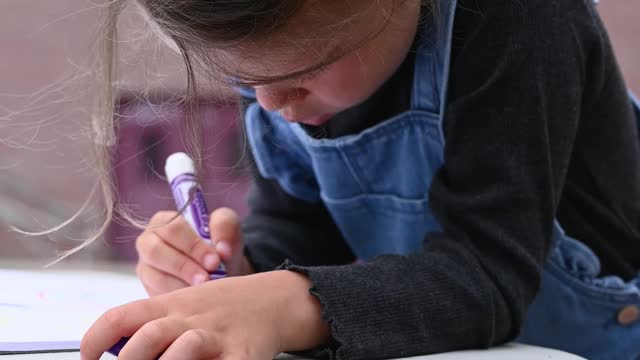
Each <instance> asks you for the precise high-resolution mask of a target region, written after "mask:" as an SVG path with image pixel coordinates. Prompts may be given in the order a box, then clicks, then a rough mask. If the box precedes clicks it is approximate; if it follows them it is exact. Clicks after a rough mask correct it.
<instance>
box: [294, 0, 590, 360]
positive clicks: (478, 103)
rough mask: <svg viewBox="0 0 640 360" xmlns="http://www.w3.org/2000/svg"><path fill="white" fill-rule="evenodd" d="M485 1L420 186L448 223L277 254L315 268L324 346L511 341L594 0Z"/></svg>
mask: <svg viewBox="0 0 640 360" xmlns="http://www.w3.org/2000/svg"><path fill="white" fill-rule="evenodd" d="M481 3H482V2H481ZM578 3H580V5H579V6H578ZM585 3H586V2H585ZM483 4H486V5H482V6H481V7H482V9H479V10H480V11H478V12H477V14H478V15H477V16H478V19H479V20H478V23H477V24H476V26H475V27H474V28H473V29H471V30H469V32H468V33H467V34H466V35H465V41H464V44H463V45H462V47H461V49H460V52H459V55H458V56H457V58H456V60H455V62H454V63H453V64H452V67H451V68H452V72H451V77H450V81H449V100H448V106H447V109H446V117H445V132H446V146H445V163H444V166H443V167H442V168H441V169H439V171H438V172H437V174H436V176H435V178H434V180H433V183H432V185H431V188H430V193H429V197H430V205H431V207H432V211H433V213H434V215H435V217H436V219H437V220H438V221H439V223H440V224H441V226H442V229H443V231H442V232H441V233H432V234H428V235H427V236H426V240H425V245H424V248H423V249H422V251H419V252H417V253H414V254H411V255H408V256H398V255H385V256H381V257H378V258H376V259H374V260H372V261H371V262H368V263H363V264H354V265H344V266H321V267H308V266H300V265H297V264H293V263H287V264H285V266H284V268H286V269H289V270H292V271H297V272H300V273H303V274H306V275H307V276H308V277H309V278H310V279H311V280H312V283H313V288H312V289H310V291H311V293H312V294H314V295H315V296H317V298H318V299H319V301H320V302H321V303H322V305H323V309H324V310H323V311H324V313H323V317H324V319H325V320H326V321H327V322H328V323H329V324H330V327H331V333H332V340H331V343H330V344H329V346H328V348H329V350H330V352H331V354H332V357H333V358H337V359H368V358H389V357H405V356H412V355H418V354H429V353H437V352H446V351H453V350H459V349H466V348H484V347H490V346H493V345H496V344H501V343H504V342H507V341H510V340H512V339H514V338H515V337H516V336H517V334H518V332H519V329H520V327H521V325H522V323H523V321H524V316H525V313H526V310H527V307H528V305H529V304H530V303H531V301H532V300H533V298H534V296H535V294H536V292H537V290H538V289H539V285H540V276H541V268H542V265H543V262H544V259H545V256H546V254H547V253H548V251H549V248H550V243H551V240H550V238H551V232H552V226H553V221H554V216H555V212H556V209H557V205H558V201H559V197H560V194H561V192H562V188H563V184H564V180H565V176H566V170H567V166H568V163H569V160H570V158H571V153H572V147H573V142H574V137H575V134H576V131H577V127H578V122H579V121H578V120H579V116H580V112H581V102H582V89H583V85H584V81H585V76H584V72H583V69H584V67H585V61H586V59H587V58H588V57H589V56H588V53H589V52H591V51H592V50H593V49H592V48H591V47H592V44H591V41H590V40H589V36H588V34H587V32H588V31H587V30H585V27H584V26H582V25H580V23H586V24H589V23H590V21H589V20H590V19H589V16H590V15H588V14H589V11H590V10H589V9H588V8H586V7H585V6H586V5H584V4H583V3H582V2H577V3H576V2H575V1H555V2H543V3H540V2H517V1H507V0H504V1H491V2H484V3H483ZM458 11H465V10H464V9H459V10H458ZM468 11H472V10H468ZM580 11H582V14H580ZM577 17H579V19H578V20H579V21H578V20H575V19H576V18H577ZM591 23H592V21H591Z"/></svg>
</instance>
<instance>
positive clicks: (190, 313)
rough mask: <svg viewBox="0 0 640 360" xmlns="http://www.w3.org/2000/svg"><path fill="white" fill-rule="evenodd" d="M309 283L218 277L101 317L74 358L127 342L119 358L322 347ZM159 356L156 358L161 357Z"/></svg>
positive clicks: (259, 359)
mask: <svg viewBox="0 0 640 360" xmlns="http://www.w3.org/2000/svg"><path fill="white" fill-rule="evenodd" d="M309 287H310V282H309V280H308V279H307V278H306V277H304V276H302V275H300V274H297V273H294V272H291V271H274V272H268V273H262V274H256V275H250V276H243V277H235V278H226V279H221V280H216V281H210V282H207V283H205V284H202V285H199V286H194V287H189V288H185V289H181V290H178V291H176V292H173V293H170V294H165V295H161V296H157V297H154V298H150V299H146V300H139V301H135V302H132V303H129V304H126V305H123V306H120V307H117V308H114V309H111V310H109V311H108V312H106V313H105V314H104V315H102V316H101V317H100V318H99V319H98V320H97V321H96V322H95V323H94V324H93V326H92V327H91V328H90V329H89V330H88V331H87V333H86V334H85V336H84V338H83V339H82V344H81V345H80V354H81V357H82V359H83V360H97V359H98V358H100V356H101V355H102V353H103V352H104V351H106V350H108V349H109V348H110V347H111V346H113V345H114V344H115V343H116V342H118V340H120V338H121V337H128V336H131V339H129V341H128V343H127V344H126V345H125V346H124V348H123V349H122V350H121V352H120V355H119V357H118V359H120V360H131V359H135V360H146V359H155V358H156V357H157V356H158V355H160V354H163V355H162V360H172V359H176V360H190V359H234V360H245V359H246V360H271V359H273V358H274V357H275V356H276V355H277V354H279V353H280V352H283V351H295V350H304V349H310V348H314V347H317V346H320V345H322V344H324V343H326V341H327V339H328V336H329V335H328V326H327V325H326V324H325V323H324V322H323V321H322V319H321V305H320V304H319V302H318V301H317V299H316V298H315V297H313V296H312V295H310V294H309ZM163 352H164V353H163Z"/></svg>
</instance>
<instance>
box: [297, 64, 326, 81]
mask: <svg viewBox="0 0 640 360" xmlns="http://www.w3.org/2000/svg"><path fill="white" fill-rule="evenodd" d="M325 71H327V66H323V67H321V68H319V69H316V70H314V71H312V72H310V73H307V74H304V75H303V77H302V79H303V80H305V81H310V80H313V79H315V78H317V77H318V76H320V75H322V73H324V72H325Z"/></svg>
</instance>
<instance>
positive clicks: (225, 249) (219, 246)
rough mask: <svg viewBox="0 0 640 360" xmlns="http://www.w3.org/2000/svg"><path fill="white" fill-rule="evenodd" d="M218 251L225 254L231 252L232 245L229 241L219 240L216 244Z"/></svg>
mask: <svg viewBox="0 0 640 360" xmlns="http://www.w3.org/2000/svg"><path fill="white" fill-rule="evenodd" d="M216 251H218V252H219V253H223V254H231V246H229V244H227V243H223V242H219V243H217V244H216Z"/></svg>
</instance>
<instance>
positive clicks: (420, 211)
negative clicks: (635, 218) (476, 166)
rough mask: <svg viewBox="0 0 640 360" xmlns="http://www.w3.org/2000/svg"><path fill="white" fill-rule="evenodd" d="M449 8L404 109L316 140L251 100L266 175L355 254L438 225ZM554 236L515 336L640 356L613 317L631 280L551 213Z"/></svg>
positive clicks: (408, 246) (639, 332) (431, 31)
mask: <svg viewBox="0 0 640 360" xmlns="http://www.w3.org/2000/svg"><path fill="white" fill-rule="evenodd" d="M455 8H456V1H455V0H439V9H438V14H439V15H438V16H439V19H437V21H434V22H432V23H431V24H426V25H425V33H424V34H423V37H422V38H421V43H420V44H419V46H418V50H417V55H416V63H415V71H414V74H415V75H414V83H413V91H412V98H411V108H410V109H409V110H408V111H405V112H403V113H401V114H399V115H397V116H394V117H392V118H390V119H388V120H386V121H384V122H382V123H379V124H377V125H376V126H374V127H372V128H368V129H366V130H364V131H362V132H361V133H358V134H355V135H347V136H343V137H340V138H337V139H314V138H312V137H310V136H309V135H308V134H307V133H306V132H305V131H304V129H303V128H302V127H301V126H300V125H299V124H291V123H288V122H286V121H285V120H284V119H283V118H281V117H280V115H279V114H278V113H275V112H267V111H265V110H264V109H262V108H261V107H260V106H259V105H258V104H256V103H254V104H252V105H251V106H249V108H248V109H247V113H246V117H245V119H246V127H247V132H248V137H249V142H250V144H251V148H252V151H253V154H254V157H255V161H256V164H257V167H258V170H259V171H260V173H261V174H262V176H264V177H266V178H271V179H275V180H277V181H278V183H279V184H280V186H281V187H282V188H283V189H284V190H285V191H286V192H288V193H289V194H290V195H292V196H294V197H297V198H299V199H302V200H305V201H308V202H312V203H317V202H320V201H322V202H323V203H324V204H325V205H326V207H327V208H328V210H329V211H330V213H331V215H332V217H333V219H334V221H335V222H336V224H337V226H338V227H339V228H340V230H341V232H342V235H343V236H344V238H345V240H346V241H347V242H348V244H349V245H350V247H351V249H352V251H353V252H354V254H355V255H356V256H357V257H358V258H359V259H362V260H365V261H366V260H369V259H372V258H373V257H375V256H378V255H381V254H405V255H406V254H408V253H411V252H415V251H418V250H420V249H421V247H422V246H423V241H424V238H425V234H426V233H427V232H434V231H435V232H437V231H441V228H440V225H439V224H438V223H437V222H436V220H435V219H434V217H433V214H432V213H431V210H430V209H429V204H428V201H429V199H428V189H429V187H430V185H431V181H432V178H433V176H434V174H435V173H436V171H437V170H438V169H439V168H440V167H441V166H442V165H443V151H444V145H445V142H444V140H445V139H444V134H443V128H442V122H443V118H444V116H443V114H444V106H445V101H446V98H445V95H446V92H447V82H448V74H449V55H450V47H451V35H452V26H453V19H454V13H455ZM436 23H437V24H438V28H437V29H436V25H435V24H436ZM425 79H431V81H424V80H425ZM637 111H640V110H637ZM638 116H639V117H640V114H638ZM553 238H554V247H553V248H552V250H551V252H550V255H549V258H548V261H547V263H546V264H545V267H544V273H543V276H542V285H541V289H540V292H539V294H538V296H537V297H536V299H535V300H534V302H533V304H532V305H531V307H530V309H529V312H528V316H527V320H526V321H525V324H524V327H523V330H522V332H521V335H520V337H519V338H518V339H517V341H519V342H524V343H529V344H535V345H541V346H546V347H552V348H557V349H561V350H565V351H569V352H573V353H577V354H580V355H582V356H585V357H587V358H589V359H615V360H624V359H636V358H638V359H640V357H639V356H640V322H638V323H633V324H630V325H626V326H623V325H619V324H618V322H617V320H616V319H617V317H618V313H619V311H620V310H621V309H624V308H625V306H628V305H636V306H639V307H640V290H639V289H638V287H637V286H636V281H632V282H630V283H624V282H623V281H622V280H621V279H619V278H616V277H606V278H598V277H597V275H598V273H599V264H598V259H597V258H596V256H595V255H594V254H593V253H592V252H591V251H590V250H589V249H588V248H587V247H586V246H585V245H583V244H582V243H580V242H578V241H576V240H574V239H572V238H570V237H569V236H567V235H565V234H564V232H563V231H562V228H561V227H560V225H559V224H558V223H557V221H556V223H555V226H554V234H553ZM390 239H393V241H390ZM505 271H508V269H505ZM639 279H640V278H639ZM637 283H638V284H640V280H637ZM427 291H428V289H427ZM627 310H628V308H627ZM631 310H633V309H631ZM627 314H628V313H627ZM631 315H633V314H631Z"/></svg>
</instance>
